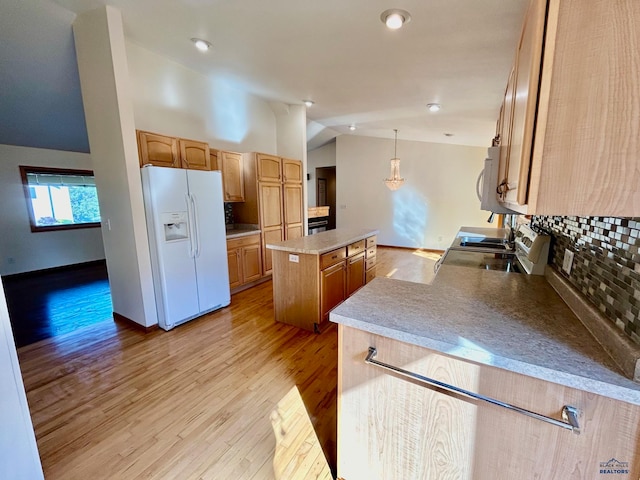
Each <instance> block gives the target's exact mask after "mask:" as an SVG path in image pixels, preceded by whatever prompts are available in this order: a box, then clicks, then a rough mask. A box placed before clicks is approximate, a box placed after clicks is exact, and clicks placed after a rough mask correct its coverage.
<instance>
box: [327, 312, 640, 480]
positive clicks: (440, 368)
mask: <svg viewBox="0 0 640 480" xmlns="http://www.w3.org/2000/svg"><path fill="white" fill-rule="evenodd" d="M369 347H375V348H376V350H377V355H376V357H375V360H378V361H380V362H383V363H386V364H390V365H392V366H395V367H400V368H403V369H405V370H409V371H411V372H414V373H418V374H420V375H422V376H426V377H430V378H433V379H435V380H438V381H440V382H444V383H446V384H449V385H453V386H456V387H459V388H463V389H465V390H468V391H471V392H474V393H479V394H481V395H484V396H487V397H491V398H495V399H498V400H500V401H503V402H507V403H510V404H513V405H516V406H518V407H521V408H524V409H527V410H529V411H532V412H537V413H540V414H543V415H545V416H548V417H551V418H554V419H558V420H560V419H561V411H562V408H563V406H565V405H569V406H573V407H576V408H578V410H579V411H580V414H579V417H578V422H579V424H580V430H581V431H580V434H579V435H578V434H575V433H573V432H571V431H570V430H567V429H564V428H561V427H559V426H557V425H553V424H550V423H546V422H543V421H541V420H538V419H534V418H531V417H529V416H525V415H523V414H521V413H518V412H515V411H513V410H508V409H506V408H504V407H501V406H496V405H492V404H489V403H487V402H483V401H472V400H470V399H469V398H468V397H464V396H461V395H457V396H456V395H455V394H450V393H448V392H446V391H444V390H435V389H431V388H428V387H425V386H423V385H422V384H420V383H419V382H414V381H409V380H408V379H407V378H405V377H401V376H399V375H396V374H393V373H390V372H387V371H386V370H383V369H381V368H380V367H378V366H375V365H370V364H366V363H365V362H364V359H365V357H366V355H367V353H368V349H369ZM338 358H339V365H338V462H337V463H338V465H337V468H338V477H339V478H343V479H345V480H388V479H420V480H442V479H465V480H472V479H473V480H513V479H519V478H522V479H529V478H539V479H545V480H566V479H569V478H576V479H578V478H580V479H596V478H604V477H605V476H607V477H608V476H611V477H614V476H616V475H602V474H601V472H600V469H601V468H603V467H602V466H601V465H602V464H606V463H607V462H609V461H611V460H613V459H615V460H616V461H617V462H618V463H622V464H623V465H624V464H626V466H623V467H618V468H623V469H624V468H626V469H628V474H624V475H621V476H624V478H629V479H631V478H633V479H636V478H638V477H639V476H640V461H639V460H638V459H639V458H640V440H639V439H640V408H639V407H638V406H637V405H633V404H630V403H626V402H623V401H618V400H614V399H611V398H608V397H602V396H599V395H597V394H594V393H589V392H585V391H581V390H577V389H574V388H569V387H565V386H562V385H560V384H556V383H551V382H548V381H543V380H539V379H535V378H532V377H528V376H525V375H521V374H516V373H513V372H509V371H506V370H502V369H499V368H496V367H491V366H487V365H481V364H477V363H474V362H471V361H464V360H461V359H458V358H454V357H452V356H449V355H445V354H443V353H440V352H437V351H434V350H430V349H427V348H424V347H420V346H416V345H411V344H407V343H404V342H400V341H398V340H394V339H390V338H386V337H382V336H379V335H375V334H372V333H368V332H364V331H362V330H358V329H355V328H352V327H347V326H344V325H339V326H338Z"/></svg>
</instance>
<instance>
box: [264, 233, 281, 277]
mask: <svg viewBox="0 0 640 480" xmlns="http://www.w3.org/2000/svg"><path fill="white" fill-rule="evenodd" d="M282 240H284V231H283V228H282V227H276V228H270V229H266V228H265V229H263V230H262V268H263V272H262V274H263V275H268V274H270V273H271V271H272V270H273V261H272V257H271V250H269V249H268V248H267V246H266V245H267V243H275V242H281V241H282Z"/></svg>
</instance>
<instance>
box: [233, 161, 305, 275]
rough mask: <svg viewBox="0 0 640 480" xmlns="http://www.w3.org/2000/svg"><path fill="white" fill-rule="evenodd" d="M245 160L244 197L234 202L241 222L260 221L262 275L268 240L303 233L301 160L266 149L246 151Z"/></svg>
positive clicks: (268, 268)
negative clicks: (263, 150)
mask: <svg viewBox="0 0 640 480" xmlns="http://www.w3.org/2000/svg"><path fill="white" fill-rule="evenodd" d="M243 162H244V168H243V170H244V188H245V201H244V202H241V203H237V204H236V205H235V206H234V215H235V218H236V221H238V222H239V223H253V224H259V225H260V229H261V230H262V258H263V275H269V274H271V272H272V265H273V263H272V255H271V251H269V250H268V249H267V247H266V245H267V243H269V242H272V243H273V242H279V241H282V240H288V239H291V238H298V237H301V236H303V235H304V216H303V202H304V189H303V185H302V162H300V161H297V160H289V159H283V158H281V157H277V156H275V155H267V154H263V153H247V154H243ZM285 173H286V175H287V176H288V178H289V179H290V180H291V181H286V182H285Z"/></svg>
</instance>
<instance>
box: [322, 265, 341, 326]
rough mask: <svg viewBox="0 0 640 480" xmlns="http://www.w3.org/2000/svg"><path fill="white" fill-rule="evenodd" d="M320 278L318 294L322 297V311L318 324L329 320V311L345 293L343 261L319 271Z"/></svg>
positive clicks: (338, 303)
mask: <svg viewBox="0 0 640 480" xmlns="http://www.w3.org/2000/svg"><path fill="white" fill-rule="evenodd" d="M320 276H321V278H322V281H321V286H320V294H321V297H322V312H321V315H320V318H321V321H320V326H322V325H326V322H327V321H328V320H329V312H331V310H333V308H335V307H336V306H337V305H340V304H341V303H342V302H343V301H344V299H345V298H346V297H347V295H346V288H345V287H346V279H347V275H346V268H345V264H344V262H340V263H338V264H336V265H332V266H331V267H327V268H325V269H324V270H322V272H320Z"/></svg>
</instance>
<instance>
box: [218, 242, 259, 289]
mask: <svg viewBox="0 0 640 480" xmlns="http://www.w3.org/2000/svg"><path fill="white" fill-rule="evenodd" d="M227 261H228V264H229V287H230V288H231V289H232V290H233V289H235V288H238V287H241V286H243V285H246V284H247V283H251V282H254V281H256V280H259V279H260V278H261V277H262V248H261V245H260V235H259V234H256V235H250V236H247V237H240V238H233V239H229V240H227Z"/></svg>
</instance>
